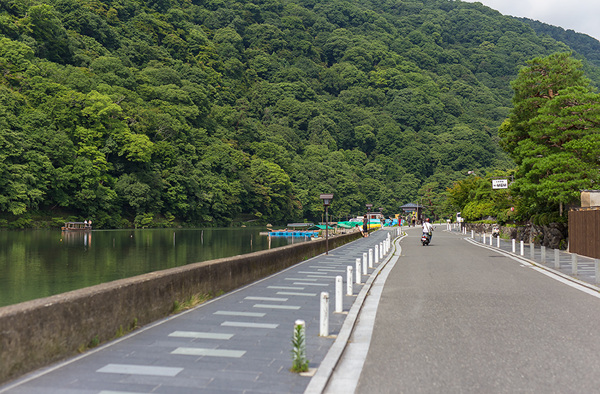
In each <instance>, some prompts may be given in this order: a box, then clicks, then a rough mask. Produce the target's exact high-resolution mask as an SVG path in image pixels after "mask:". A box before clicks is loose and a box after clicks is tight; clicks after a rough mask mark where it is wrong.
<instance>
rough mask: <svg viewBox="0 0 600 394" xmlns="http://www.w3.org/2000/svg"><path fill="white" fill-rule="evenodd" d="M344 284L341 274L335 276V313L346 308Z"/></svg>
mask: <svg viewBox="0 0 600 394" xmlns="http://www.w3.org/2000/svg"><path fill="white" fill-rule="evenodd" d="M343 286H344V283H343V279H342V276H341V275H338V276H336V277H335V313H342V309H343V308H344V306H343V305H344V295H343V294H342V287H343Z"/></svg>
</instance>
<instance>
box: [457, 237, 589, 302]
mask: <svg viewBox="0 0 600 394" xmlns="http://www.w3.org/2000/svg"><path fill="white" fill-rule="evenodd" d="M452 232H453V233H459V234H460V232H459V230H457V229H453V230H452ZM465 237H467V238H468V239H470V240H472V242H477V243H479V244H483V245H487V246H488V247H491V248H495V249H498V242H499V249H501V250H502V251H504V252H506V253H509V254H511V255H514V256H518V257H520V258H523V259H526V260H528V261H529V262H531V263H533V264H535V265H537V266H539V267H541V268H544V269H546V270H549V271H552V272H554V273H557V274H559V275H561V276H562V277H564V278H566V279H568V280H573V281H576V282H578V283H580V284H583V285H585V286H587V287H590V288H592V289H594V290H600V289H598V287H597V286H598V284H599V283H600V282H599V281H598V279H600V272H598V271H599V268H600V267H598V263H597V261H596V260H595V259H593V258H591V257H586V256H580V255H576V254H574V253H569V252H566V251H564V250H558V249H550V248H545V250H543V249H542V248H541V247H540V246H535V245H530V244H528V243H524V244H523V246H522V248H523V249H522V250H521V243H520V242H515V245H514V250H513V243H512V240H505V239H502V238H500V239H498V238H493V237H492V238H491V244H490V234H486V235H485V239H484V237H483V234H473V238H471V232H468V233H467V234H466V235H465Z"/></svg>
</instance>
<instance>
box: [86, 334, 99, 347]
mask: <svg viewBox="0 0 600 394" xmlns="http://www.w3.org/2000/svg"><path fill="white" fill-rule="evenodd" d="M99 344H100V339H99V338H98V335H96V336H95V337H93V338H92V340H91V341H90V343H88V345H87V347H88V348H89V349H93V348H95V347H96V346H98V345H99Z"/></svg>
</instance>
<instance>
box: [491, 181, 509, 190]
mask: <svg viewBox="0 0 600 394" xmlns="http://www.w3.org/2000/svg"><path fill="white" fill-rule="evenodd" d="M492 189H508V179H492Z"/></svg>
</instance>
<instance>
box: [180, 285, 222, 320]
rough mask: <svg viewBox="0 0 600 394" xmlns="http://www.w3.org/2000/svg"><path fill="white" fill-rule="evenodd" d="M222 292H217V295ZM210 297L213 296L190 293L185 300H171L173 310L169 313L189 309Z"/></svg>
mask: <svg viewBox="0 0 600 394" xmlns="http://www.w3.org/2000/svg"><path fill="white" fill-rule="evenodd" d="M220 294H223V291H221V290H220V291H219V292H218V293H217V296H218V295H220ZM211 298H213V296H212V295H211V294H201V293H199V294H194V295H192V296H191V297H190V298H188V299H187V300H185V301H183V302H179V301H178V300H175V301H173V310H172V312H171V313H173V314H176V313H179V312H183V311H185V310H186V309H191V308H193V307H195V306H196V305H200V304H203V303H205V302H206V301H208V300H210V299H211Z"/></svg>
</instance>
